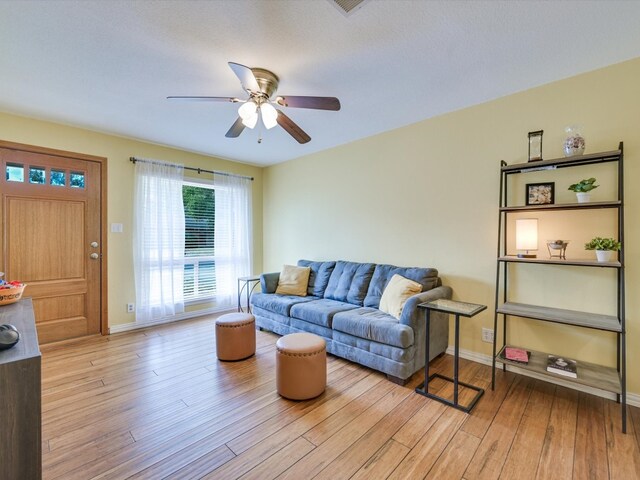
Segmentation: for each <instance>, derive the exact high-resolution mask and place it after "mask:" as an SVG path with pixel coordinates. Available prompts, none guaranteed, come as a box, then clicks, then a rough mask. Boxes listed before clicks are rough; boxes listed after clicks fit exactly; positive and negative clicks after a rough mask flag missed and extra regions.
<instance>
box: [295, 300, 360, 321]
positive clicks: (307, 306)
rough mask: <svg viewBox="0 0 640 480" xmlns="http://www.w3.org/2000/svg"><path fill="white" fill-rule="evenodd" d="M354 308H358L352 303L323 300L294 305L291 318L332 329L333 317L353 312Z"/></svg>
mask: <svg viewBox="0 0 640 480" xmlns="http://www.w3.org/2000/svg"><path fill="white" fill-rule="evenodd" d="M354 308H358V307H357V306H356V305H352V304H350V303H345V302H338V301H337V300H329V299H328V298H322V299H320V300H314V301H312V302H305V303H298V304H296V305H294V306H293V307H291V316H292V317H295V318H299V319H301V320H305V321H307V322H309V323H315V324H316V325H322V326H323V327H327V328H331V323H332V320H333V316H334V315H335V314H336V313H338V312H344V311H347V310H353V309H354Z"/></svg>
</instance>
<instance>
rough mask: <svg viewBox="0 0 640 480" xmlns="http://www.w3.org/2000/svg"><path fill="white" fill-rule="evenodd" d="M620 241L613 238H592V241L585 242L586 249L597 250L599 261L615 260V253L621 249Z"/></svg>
mask: <svg viewBox="0 0 640 480" xmlns="http://www.w3.org/2000/svg"><path fill="white" fill-rule="evenodd" d="M620 246H621V244H620V242H619V241H617V240H614V239H613V238H602V237H595V238H592V239H591V241H590V242H588V243H585V244H584V248H585V249H586V250H595V251H596V257H597V258H598V261H599V262H611V261H613V254H614V253H615V252H617V251H618V250H620Z"/></svg>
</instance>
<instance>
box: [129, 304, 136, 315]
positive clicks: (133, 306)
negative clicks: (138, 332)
mask: <svg viewBox="0 0 640 480" xmlns="http://www.w3.org/2000/svg"><path fill="white" fill-rule="evenodd" d="M135 311H136V306H135V304H134V303H127V313H133V312H135Z"/></svg>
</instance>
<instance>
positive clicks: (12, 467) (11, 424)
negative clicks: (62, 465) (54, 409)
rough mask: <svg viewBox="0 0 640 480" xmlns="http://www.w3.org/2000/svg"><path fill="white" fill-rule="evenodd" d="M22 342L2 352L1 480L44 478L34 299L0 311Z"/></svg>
mask: <svg viewBox="0 0 640 480" xmlns="http://www.w3.org/2000/svg"><path fill="white" fill-rule="evenodd" d="M5 323H10V324H12V325H14V326H15V327H16V328H17V329H18V330H19V332H20V341H19V342H18V344H17V345H16V346H15V347H13V348H11V349H9V350H0V480H5V479H6V480H14V479H20V480H31V479H41V478H42V438H41V437H42V434H41V392H40V391H41V380H40V348H39V347H38V335H37V333H36V325H35V319H34V316H33V305H32V304H31V299H30V298H26V299H22V300H20V301H19V302H17V303H14V304H13V305H6V306H3V307H0V325H2V324H5Z"/></svg>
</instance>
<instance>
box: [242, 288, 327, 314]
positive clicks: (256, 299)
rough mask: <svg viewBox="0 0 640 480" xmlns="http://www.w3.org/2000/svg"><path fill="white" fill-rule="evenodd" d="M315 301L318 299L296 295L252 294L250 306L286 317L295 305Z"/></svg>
mask: <svg viewBox="0 0 640 480" xmlns="http://www.w3.org/2000/svg"><path fill="white" fill-rule="evenodd" d="M317 299H318V297H298V296H296V295H278V294H275V293H254V294H253V295H251V305H255V306H257V307H260V308H262V309H264V310H268V311H270V312H275V313H279V314H280V315H285V316H287V317H288V316H289V312H290V311H291V307H292V306H293V305H295V304H296V303H300V302H310V301H312V300H317Z"/></svg>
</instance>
